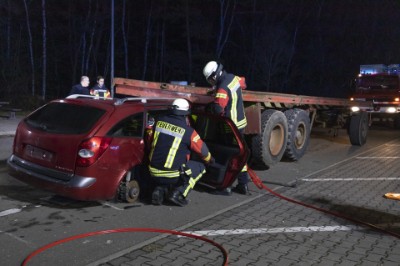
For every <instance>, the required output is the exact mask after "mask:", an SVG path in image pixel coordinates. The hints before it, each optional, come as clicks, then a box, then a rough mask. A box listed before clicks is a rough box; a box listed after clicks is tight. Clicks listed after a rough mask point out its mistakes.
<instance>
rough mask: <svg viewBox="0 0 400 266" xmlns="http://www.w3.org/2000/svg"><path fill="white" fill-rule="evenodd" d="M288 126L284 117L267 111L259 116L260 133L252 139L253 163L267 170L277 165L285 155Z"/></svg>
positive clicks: (277, 112)
mask: <svg viewBox="0 0 400 266" xmlns="http://www.w3.org/2000/svg"><path fill="white" fill-rule="evenodd" d="M287 132H288V125H287V119H286V116H285V115H284V114H283V113H282V112H280V111H277V110H272V109H268V110H265V111H264V112H263V113H262V114H261V133H260V134H257V135H256V136H254V137H253V139H252V143H251V145H252V149H251V150H252V156H253V162H254V163H256V164H259V165H263V166H265V167H267V168H269V167H270V166H272V165H274V164H276V163H278V162H279V161H280V160H281V159H282V157H283V154H284V153H285V148H286V142H287Z"/></svg>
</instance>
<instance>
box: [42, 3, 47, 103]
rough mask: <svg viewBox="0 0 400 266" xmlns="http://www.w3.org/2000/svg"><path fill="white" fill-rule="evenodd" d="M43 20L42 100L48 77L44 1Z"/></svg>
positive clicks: (43, 8) (44, 6)
mask: <svg viewBox="0 0 400 266" xmlns="http://www.w3.org/2000/svg"><path fill="white" fill-rule="evenodd" d="M42 18H43V72H42V80H43V81H42V99H43V100H45V99H46V75H47V49H46V42H47V35H46V34H47V32H46V29H47V25H46V0H42Z"/></svg>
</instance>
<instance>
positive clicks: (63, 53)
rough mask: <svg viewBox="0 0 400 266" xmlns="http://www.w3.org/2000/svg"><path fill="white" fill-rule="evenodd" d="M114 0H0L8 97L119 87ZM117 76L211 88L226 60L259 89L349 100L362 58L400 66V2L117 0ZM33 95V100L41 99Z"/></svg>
mask: <svg viewBox="0 0 400 266" xmlns="http://www.w3.org/2000/svg"><path fill="white" fill-rule="evenodd" d="M111 3H112V0H0V36H1V39H0V59H1V60H0V84H1V89H0V99H7V100H11V101H12V102H14V103H23V104H26V103H25V101H23V100H22V99H28V100H26V101H28V102H32V101H34V102H35V101H44V100H49V99H53V98H60V97H65V96H66V94H67V93H68V92H69V90H70V88H71V86H72V85H73V84H76V83H78V82H79V78H80V76H81V75H88V76H89V77H90V79H91V86H92V85H94V83H95V78H96V76H97V75H103V76H105V78H106V84H107V86H108V87H109V86H110V79H111V78H110V77H111V76H110V73H111V65H110V57H111V55H112V53H111V49H110V46H111V45H110V44H111ZM114 7H115V16H114V19H115V23H114V25H115V26H114V27H115V32H114V40H115V49H114V53H115V54H114V62H115V63H114V64H115V70H114V76H116V77H128V78H133V79H143V80H149V81H161V82H170V81H171V80H185V81H188V82H195V83H196V84H197V85H198V86H207V84H206V82H205V80H204V77H203V76H202V68H203V66H204V65H205V64H206V63H207V62H208V61H209V60H220V61H221V62H222V63H223V65H224V66H225V68H226V69H227V70H228V71H229V72H233V73H235V74H238V75H242V76H245V77H246V79H247V83H248V87H249V89H252V90H260V91H273V92H282V93H295V94H304V95H315V96H329V97H347V95H348V90H349V88H350V82H351V80H352V79H354V77H355V76H356V75H357V73H358V71H359V65H360V64H392V63H400V52H399V44H400V26H399V24H400V22H399V19H398V17H399V14H400V1H398V0H380V1H374V0H346V1H345V0H343V1H342V0H303V1H302V0H298V1H294V0H258V1H257V0H237V1H234V0H198V1H196V0H134V1H128V0H114ZM32 99H34V100H32Z"/></svg>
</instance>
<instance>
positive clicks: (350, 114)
mask: <svg viewBox="0 0 400 266" xmlns="http://www.w3.org/2000/svg"><path fill="white" fill-rule="evenodd" d="M113 85H114V86H115V91H116V93H117V94H121V95H131V96H136V97H165V98H186V99H187V100H189V101H190V102H191V103H192V104H193V107H194V108H195V107H196V103H202V104H204V103H210V102H212V101H213V100H214V96H213V95H212V93H213V92H212V91H210V88H205V87H194V86H184V85H178V84H169V83H158V82H149V81H142V80H134V79H126V78H114V80H113ZM243 100H244V105H245V112H246V117H247V127H246V128H245V139H246V142H247V144H248V146H249V148H250V150H251V162H252V163H254V164H257V165H258V166H261V167H266V168H267V169H268V168H269V167H270V166H272V165H274V164H276V163H277V162H279V161H280V160H281V159H282V158H283V157H285V158H287V159H288V160H290V161H297V160H299V159H300V158H301V157H302V156H303V155H304V153H305V151H306V149H307V147H308V144H309V139H310V132H311V129H312V128H313V127H323V128H330V129H333V130H338V129H340V128H347V132H348V135H349V139H350V143H351V144H352V145H359V146H361V145H363V144H365V142H366V139H367V132H368V115H367V113H366V112H364V111H362V110H361V109H360V108H359V107H362V108H368V107H369V105H370V103H369V102H365V101H361V102H358V101H350V100H349V99H340V98H328V97H314V96H305V95H294V94H284V93H273V92H259V91H250V90H244V91H243ZM203 106H204V105H203ZM353 107H357V108H358V109H357V110H355V111H353V109H352V108H353Z"/></svg>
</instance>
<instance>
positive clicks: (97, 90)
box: [90, 76, 110, 98]
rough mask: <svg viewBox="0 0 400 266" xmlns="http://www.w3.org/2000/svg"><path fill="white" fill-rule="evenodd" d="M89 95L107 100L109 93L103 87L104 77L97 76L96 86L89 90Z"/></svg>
mask: <svg viewBox="0 0 400 266" xmlns="http://www.w3.org/2000/svg"><path fill="white" fill-rule="evenodd" d="M90 95H94V96H98V97H103V98H109V97H110V91H109V90H108V89H107V88H106V86H105V85H104V77H103V76H97V84H96V85H95V86H94V87H93V88H92V89H91V90H90Z"/></svg>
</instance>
